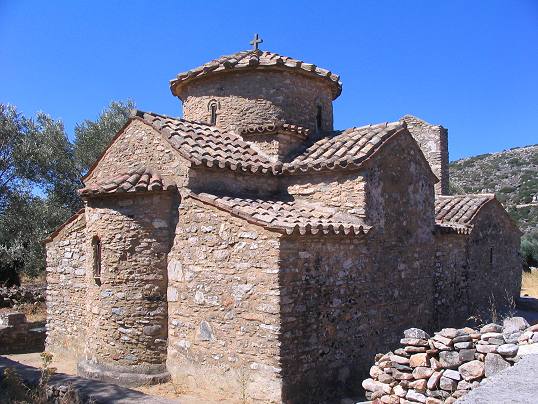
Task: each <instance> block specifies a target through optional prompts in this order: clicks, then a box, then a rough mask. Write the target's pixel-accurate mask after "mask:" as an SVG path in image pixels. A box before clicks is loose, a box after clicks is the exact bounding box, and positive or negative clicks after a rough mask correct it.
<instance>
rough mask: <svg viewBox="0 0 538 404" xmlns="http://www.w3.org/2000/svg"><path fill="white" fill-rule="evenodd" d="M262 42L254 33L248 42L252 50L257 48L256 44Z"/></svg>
mask: <svg viewBox="0 0 538 404" xmlns="http://www.w3.org/2000/svg"><path fill="white" fill-rule="evenodd" d="M262 42H263V39H261V38H260V36H259V35H258V34H256V35H254V39H253V40H252V41H250V44H251V45H252V46H253V48H252V50H258V45H259V44H261V43H262Z"/></svg>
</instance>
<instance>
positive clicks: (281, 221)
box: [188, 192, 370, 236]
mask: <svg viewBox="0 0 538 404" xmlns="http://www.w3.org/2000/svg"><path fill="white" fill-rule="evenodd" d="M188 196H189V197H191V198H194V199H196V200H199V201H201V202H203V203H207V204H210V205H213V206H215V207H217V208H219V209H222V210H224V211H227V212H230V213H231V214H233V215H235V216H237V217H240V218H243V219H245V220H247V221H248V222H250V223H254V224H257V225H259V226H262V227H264V228H266V229H269V230H273V231H277V232H280V233H285V234H288V235H291V234H301V235H304V234H338V235H351V236H361V235H364V234H366V233H367V232H368V231H369V229H370V226H367V225H366V224H365V223H364V221H363V218H362V217H358V216H354V215H349V214H345V213H342V212H339V211H337V210H336V209H334V208H331V207H328V206H324V205H321V204H314V203H307V202H303V201H301V202H298V201H281V200H269V199H248V198H235V197H229V196H217V195H212V194H207V193H200V194H196V193H194V192H191V193H190V194H189V195H188Z"/></svg>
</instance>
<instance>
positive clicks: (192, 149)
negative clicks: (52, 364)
mask: <svg viewBox="0 0 538 404" xmlns="http://www.w3.org/2000/svg"><path fill="white" fill-rule="evenodd" d="M170 89H171V91H172V94H173V95H175V96H177V97H178V98H180V99H181V100H182V102H183V117H184V118H183V119H181V118H173V117H167V116H163V115H159V114H156V113H150V112H142V111H135V112H134V113H133V115H132V117H131V119H130V120H129V121H128V123H127V124H126V125H125V126H124V127H123V128H122V129H121V130H120V131H119V132H118V134H117V135H116V136H115V137H114V139H113V140H112V141H111V143H110V144H109V146H108V147H107V149H106V150H105V152H104V153H103V155H102V156H101V157H100V158H99V160H98V161H97V162H96V163H95V164H94V166H93V167H92V168H91V169H90V170H89V172H88V174H87V175H86V177H85V178H84V179H83V181H84V184H85V187H84V188H83V189H82V190H80V196H81V197H82V199H83V200H84V203H85V208H84V209H83V210H82V211H80V212H78V213H77V214H76V215H74V216H73V217H72V218H71V219H70V220H69V221H68V222H67V223H66V224H64V225H63V226H61V227H60V228H59V229H57V230H56V231H55V232H54V233H53V234H52V235H51V236H50V237H49V238H48V240H47V264H48V265H47V277H48V289H47V304H48V322H47V326H48V337H47V349H48V350H50V351H53V352H57V353H58V354H59V355H65V354H66V352H68V354H69V355H73V356H74V357H75V358H76V359H77V360H78V363H79V367H78V368H79V372H80V374H82V375H85V376H88V377H93V378H97V379H102V380H110V381H114V382H117V383H121V384H125V385H137V384H146V383H158V382H162V381H165V380H168V379H170V378H173V379H174V380H175V381H177V382H180V383H182V384H184V385H185V386H187V388H188V387H189V386H196V387H197V388H206V389H214V390H215V391H216V392H219V394H223V395H231V396H233V395H238V394H243V393H245V394H246V395H247V396H248V397H249V398H250V399H251V400H253V401H259V402H275V403H280V402H286V403H303V402H323V401H324V400H327V401H333V400H335V399H336V398H338V397H345V396H351V395H353V394H354V393H356V390H357V388H360V386H357V383H356V381H357V380H360V378H361V376H362V375H364V374H365V372H367V370H368V367H369V360H370V358H371V357H372V355H373V354H374V353H376V352H379V351H383V350H387V349H389V347H390V346H392V345H393V344H394V343H395V342H397V341H398V340H399V338H400V334H401V332H402V331H403V330H404V329H407V328H409V327H412V326H417V327H421V328H424V329H430V328H431V327H433V326H434V325H436V324H438V323H439V321H441V320H442V321H443V323H445V325H446V326H448V325H454V326H456V325H457V324H458V323H459V322H461V321H462V319H465V318H466V317H467V316H469V315H471V314H473V313H474V311H475V310H477V309H480V308H481V307H484V306H486V305H488V304H490V301H492V302H493V304H494V305H495V306H497V307H501V306H503V305H504V304H505V303H506V297H507V296H508V297H513V296H515V295H516V294H517V292H518V291H519V287H520V282H521V279H520V264H519V258H518V246H519V238H520V233H519V230H518V229H517V228H516V227H515V225H514V223H513V222H512V221H511V220H510V218H509V217H508V215H507V213H506V212H505V210H504V209H503V207H502V206H501V205H500V204H499V202H498V201H497V200H496V199H495V197H494V195H452V196H448V195H445V194H446V191H447V186H446V184H448V170H447V164H448V151H447V147H448V146H447V131H446V129H444V128H442V127H440V126H437V125H430V124H428V123H427V122H425V121H422V120H420V119H418V118H414V117H410V116H406V117H404V118H402V120H400V121H397V122H392V123H382V124H375V125H367V126H361V127H353V128H349V129H346V130H334V129H333V110H332V101H333V100H334V99H335V98H336V97H338V96H339V95H340V93H341V90H342V85H341V82H340V78H339V76H337V75H335V74H334V73H331V72H330V71H328V70H325V69H322V68H319V67H317V66H315V65H313V64H309V63H305V62H302V61H299V60H296V59H293V58H289V57H286V56H281V55H278V54H276V53H272V52H267V51H260V50H257V49H255V50H252V51H243V52H239V53H236V54H233V55H229V56H224V57H221V58H218V59H216V60H214V61H212V62H209V63H207V64H205V65H203V66H201V67H199V68H196V69H193V70H190V71H188V72H185V73H181V74H179V75H178V76H177V77H176V78H175V79H173V80H172V81H171V82H170ZM449 308H450V310H449ZM333 402H334V401H333Z"/></svg>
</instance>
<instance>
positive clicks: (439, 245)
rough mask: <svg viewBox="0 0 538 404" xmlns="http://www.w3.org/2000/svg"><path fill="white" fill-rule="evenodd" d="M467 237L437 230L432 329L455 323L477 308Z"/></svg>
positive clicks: (461, 322)
mask: <svg viewBox="0 0 538 404" xmlns="http://www.w3.org/2000/svg"><path fill="white" fill-rule="evenodd" d="M467 239H468V236H467V235H464V234H455V233H436V235H435V241H436V246H435V264H434V277H433V285H434V300H433V302H434V306H433V310H434V328H442V327H443V326H450V327H452V326H458V325H461V324H463V323H464V321H465V320H466V319H468V318H469V316H470V315H471V314H472V311H473V310H474V309H475V308H476V307H475V306H474V305H473V293H472V290H471V286H472V285H471V284H470V283H469V282H470V273H471V271H472V270H473V269H472V268H470V267H469V260H468V251H467Z"/></svg>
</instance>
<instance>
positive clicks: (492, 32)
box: [0, 0, 538, 159]
mask: <svg viewBox="0 0 538 404" xmlns="http://www.w3.org/2000/svg"><path fill="white" fill-rule="evenodd" d="M255 32H259V33H260V34H261V36H262V38H263V39H264V43H263V44H262V46H261V48H262V49H267V50H271V51H273V52H277V53H281V54H283V55H286V56H292V57H295V58H298V59H302V60H305V61H307V62H310V63H314V64H316V65H318V66H321V67H324V68H328V69H330V70H332V71H334V72H336V73H338V74H340V75H341V78H342V82H343V92H342V95H341V96H340V98H339V99H337V100H336V101H335V105H334V107H335V127H336V128H339V129H342V128H346V127H350V126H359V125H363V124H367V123H377V122H384V121H392V120H397V119H399V118H400V117H401V116H402V115H404V114H408V113H410V114H413V115H416V116H418V117H421V118H423V119H425V120H427V121H429V122H431V123H438V124H442V125H443V126H445V127H447V128H448V129H449V137H450V153H451V159H456V158H459V157H463V156H469V155H474V154H480V153H487V152H492V151H499V150H502V149H505V148H510V147H516V146H524V145H528V144H534V143H538V130H537V129H536V122H537V120H538V1H537V0H505V1H497V0H489V1H485V0H483V1H478V0H475V1H468V0H465V1H464V0H451V1H414V0H409V1H401V0H398V1H396V0H395V1H380V0H378V1H341V2H339V1H314V0H309V1H259V0H258V1H253V0H250V1H231V0H228V1H211V0H206V1H179V0H177V1H149V0H148V1H137V0H130V1H127V0H125V1H115V0H108V1H98V0H93V1H85V0H79V1H67V0H63V1H60V0H55V1H45V0H43V1H30V0H0V102H7V103H11V104H14V105H16V106H17V107H18V108H19V109H20V110H21V111H22V112H24V113H25V114H28V115H32V114H34V113H35V112H37V111H39V110H42V111H45V112H47V113H48V114H50V115H51V116H53V117H54V118H57V119H62V120H63V121H64V122H65V125H66V129H67V131H68V133H70V135H72V133H73V128H74V125H75V123H76V122H79V121H81V120H83V119H86V118H90V119H94V118H96V117H97V115H98V113H99V111H100V110H102V109H103V108H104V107H105V106H106V105H107V104H108V103H109V102H110V101H112V100H125V99H127V98H130V99H133V100H134V101H135V102H136V104H137V106H138V107H139V108H140V109H143V110H148V111H154V112H159V113H163V114H169V115H173V116H177V115H179V114H180V104H179V101H178V100H177V99H175V98H174V97H172V95H171V94H170V90H169V87H168V80H170V79H171V78H173V77H174V76H175V75H176V74H177V73H179V72H181V71H184V70H188V69H190V68H193V67H195V66H198V65H199V64H202V63H204V62H206V61H209V60H211V59H213V58H215V57H217V56H220V55H223V54H229V53H233V52H236V51H239V50H244V49H248V48H249V47H250V45H249V41H250V39H251V37H252V36H253V34H254V33H255Z"/></svg>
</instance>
